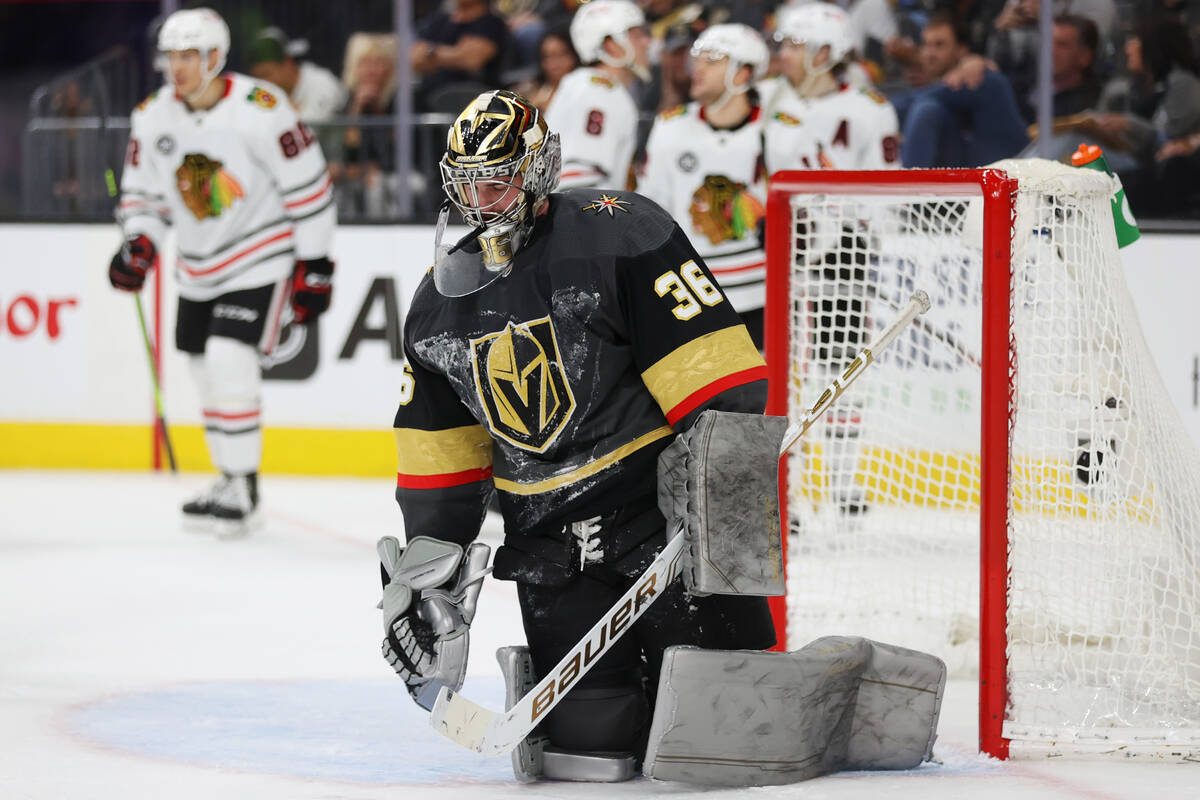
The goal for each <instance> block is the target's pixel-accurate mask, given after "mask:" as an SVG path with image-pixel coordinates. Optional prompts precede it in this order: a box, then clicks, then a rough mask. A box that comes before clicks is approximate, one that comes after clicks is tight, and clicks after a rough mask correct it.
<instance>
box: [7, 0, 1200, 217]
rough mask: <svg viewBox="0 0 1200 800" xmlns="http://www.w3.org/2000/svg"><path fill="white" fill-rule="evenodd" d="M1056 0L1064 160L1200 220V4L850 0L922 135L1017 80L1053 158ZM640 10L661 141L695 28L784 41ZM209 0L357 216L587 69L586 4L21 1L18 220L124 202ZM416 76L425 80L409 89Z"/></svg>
mask: <svg viewBox="0 0 1200 800" xmlns="http://www.w3.org/2000/svg"><path fill="white" fill-rule="evenodd" d="M813 1H814V2H821V1H822V0H813ZM791 2H793V3H794V2H796V0H791ZM1040 2H1053V6H1052V10H1053V16H1054V25H1053V58H1052V64H1053V87H1052V97H1053V126H1054V131H1053V134H1054V141H1055V147H1056V150H1055V152H1054V153H1053V155H1054V157H1059V158H1063V159H1066V158H1067V157H1069V154H1070V152H1071V151H1073V150H1074V148H1075V145H1076V144H1077V143H1078V141H1079V140H1080V138H1082V137H1086V138H1088V139H1089V140H1091V141H1097V142H1100V143H1101V144H1102V145H1103V146H1104V148H1105V152H1106V155H1107V157H1108V161H1109V163H1110V165H1111V166H1112V167H1113V168H1114V169H1115V170H1117V171H1118V173H1119V174H1120V175H1121V177H1122V179H1123V180H1124V182H1125V185H1126V188H1127V192H1128V196H1129V200H1130V203H1131V205H1132V208H1133V211H1134V213H1135V214H1136V215H1138V216H1139V218H1142V219H1148V218H1149V219H1166V220H1170V219H1177V220H1200V181H1197V180H1196V178H1198V177H1200V60H1198V58H1197V45H1198V44H1200V39H1198V37H1200V0H839V2H838V5H840V6H842V7H843V8H844V9H845V10H846V11H847V13H848V15H849V18H850V21H851V24H852V29H853V38H854V45H855V58H856V59H857V60H858V61H859V62H860V64H861V66H862V67H863V68H864V69H865V71H866V74H868V75H869V76H870V79H871V80H872V81H873V82H874V83H875V85H876V87H877V88H878V90H879V91H880V92H882V93H883V94H884V95H886V96H887V97H888V99H889V100H891V101H892V103H893V105H894V106H895V107H896V109H897V112H898V113H899V115H900V120H901V127H902V130H903V131H904V134H905V137H906V138H915V139H918V140H919V139H920V137H921V136H922V134H921V133H920V129H919V128H917V129H913V128H912V127H911V126H910V125H907V124H906V121H905V118H904V117H905V113H906V109H907V106H908V101H909V99H910V98H911V97H912V96H913V94H914V92H918V91H920V90H921V89H922V88H923V87H929V86H931V85H934V84H937V83H944V84H947V85H950V86H953V87H956V88H965V89H968V90H975V89H976V88H979V87H983V86H994V85H995V84H996V83H997V82H999V81H1003V82H1005V83H1007V84H1008V85H1009V86H1010V87H1011V90H1012V93H1013V95H1014V96H1015V98H1016V101H1017V102H1016V107H1017V109H1018V111H1019V113H1020V115H1021V119H1020V120H1017V121H1013V120H1008V121H1006V122H1010V123H1011V122H1018V123H1019V125H1020V127H1021V128H1022V129H1023V130H1024V131H1025V134H1026V135H1025V136H1024V137H1014V140H1013V142H1012V144H1011V148H1010V149H1011V150H1012V152H1010V153H1005V154H1001V156H1002V157H1006V156H1021V155H1030V154H1033V149H1032V148H1033V147H1034V143H1035V139H1036V137H1037V126H1036V119H1037V113H1036V99H1037V91H1038V85H1037V83H1038V82H1037V64H1038V46H1039V45H1038V39H1039V28H1038V18H1039V13H1040V6H1039V3H1040ZM639 5H641V6H642V8H643V10H644V12H645V15H646V20H647V27H648V31H649V33H650V36H651V37H652V42H653V45H652V48H651V53H652V62H653V70H652V75H651V79H650V80H649V81H648V82H645V83H644V84H643V85H640V86H638V87H636V89H635V91H634V92H633V94H634V96H635V99H636V100H637V103H638V106H639V108H640V111H641V115H642V120H641V122H642V124H641V132H642V138H643V143H644V139H645V136H646V134H647V133H648V131H649V128H650V124H651V122H652V120H653V118H654V115H655V114H656V113H658V112H661V111H663V110H666V109H670V108H673V107H675V106H676V105H678V104H680V103H683V102H686V101H687V99H688V97H687V95H688V85H689V73H688V53H689V49H690V47H691V44H692V42H693V41H694V39H695V37H696V36H697V35H698V34H699V33H700V32H701V31H703V30H704V28H705V27H706V26H708V25H712V24H717V23H720V22H743V23H746V24H749V25H751V26H753V27H755V28H757V29H759V30H761V31H762V32H763V33H764V35H765V36H767V37H768V39H769V37H770V35H771V33H772V26H773V22H774V18H775V13H776V11H777V10H778V8H779V7H780V5H781V4H780V3H778V2H776V1H775V0H700V2H690V1H689V0H640V2H639ZM193 6H208V7H211V8H214V9H216V10H217V11H218V12H220V13H221V15H222V16H223V17H224V18H225V19H226V21H227V22H228V23H229V26H230V29H231V31H232V35H233V46H232V50H231V53H230V57H229V62H228V68H230V69H233V70H237V71H240V72H245V73H249V74H252V75H256V76H258V77H260V78H262V79H265V80H269V81H271V82H273V83H275V84H277V85H279V86H280V87H281V88H283V89H284V90H285V91H287V92H288V93H289V95H290V97H291V100H292V102H293V103H294V104H295V105H296V106H297V107H298V109H299V111H300V114H301V117H302V118H304V119H305V120H306V121H307V122H308V123H309V125H310V126H311V127H312V128H313V129H314V130H315V131H316V132H317V133H318V136H319V137H320V140H321V143H322V145H323V147H324V150H325V154H326V158H327V160H328V161H329V162H330V165H331V168H332V170H333V174H334V178H335V182H336V183H335V186H336V192H337V197H338V206H339V219H340V221H341V222H343V223H354V222H374V223H378V222H428V221H431V220H432V219H433V218H434V217H435V215H436V210H437V207H438V206H439V204H440V202H441V189H440V182H439V179H438V178H437V166H436V164H437V159H438V158H439V157H440V156H441V154H442V149H443V147H444V145H445V133H446V128H447V126H448V125H449V123H450V122H451V121H452V120H453V118H454V116H455V115H456V114H457V112H458V111H459V110H461V108H462V107H463V105H464V104H465V103H466V102H467V101H468V100H469V99H470V98H471V97H473V96H474V95H475V94H477V93H478V92H480V91H482V90H484V89H486V88H489V87H504V88H513V89H516V90H517V91H519V92H521V93H522V94H525V95H526V96H528V97H529V98H530V99H532V100H533V101H534V102H535V103H537V104H538V105H540V106H542V107H545V105H546V104H547V103H548V102H549V100H550V98H551V97H552V96H553V93H554V91H555V89H556V86H557V84H558V81H559V80H560V79H561V78H562V76H563V75H565V74H566V73H567V72H569V71H570V70H571V69H573V68H574V67H576V66H577V65H578V58H577V56H576V54H575V52H574V50H573V49H572V46H571V41H570V36H569V35H568V33H567V29H568V25H569V23H570V20H571V16H572V14H573V13H574V12H575V9H576V8H577V6H578V2H577V0H445V2H442V3H441V4H438V3H437V2H435V0H403V2H394V1H393V0H338V1H337V2H327V1H323V0H208V1H207V2H198V3H188V2H182V3H181V2H170V1H168V2H161V1H160V0H147V1H145V2H139V1H138V0H125V1H124V2H120V1H116V0H112V1H109V2H105V1H104V0H94V1H93V2H44V3H29V2H26V3H21V2H8V3H3V4H0V65H2V69H0V117H2V118H3V119H2V124H0V219H3V220H9V221H13V220H22V219H26V220H53V221H103V220H110V219H111V218H112V216H111V213H112V207H113V203H114V197H113V194H114V192H113V181H114V180H115V179H116V178H117V177H118V176H119V170H120V162H121V156H122V153H123V151H124V147H125V143H126V139H127V138H128V116H129V112H130V110H131V109H132V108H133V106H134V105H136V104H137V103H138V102H139V101H140V100H141V99H142V98H143V97H144V96H145V95H147V94H148V93H149V92H150V91H152V90H154V89H155V88H157V87H158V86H159V85H161V83H162V76H161V74H160V73H158V72H157V71H156V69H155V58H154V56H155V52H154V42H155V36H156V32H157V26H158V25H159V24H160V23H161V20H162V19H163V18H164V16H165V14H166V13H167V12H170V11H173V10H175V9H177V8H186V7H193ZM463 36H470V37H471V38H472V46H471V47H461V48H455V50H456V52H457V57H458V59H459V61H458V63H457V65H456V68H454V69H449V68H446V67H445V66H444V65H443V66H441V67H439V68H434V67H433V66H432V65H431V64H430V63H429V61H428V60H427V58H426V57H425V56H426V54H427V53H428V51H429V48H430V45H431V44H445V45H451V46H453V45H455V43H456V42H457V41H459V40H460V39H461V37H463ZM480 42H483V43H484V44H483V45H480ZM402 60H403V61H402ZM402 63H403V64H404V65H405V66H406V67H407V69H406V70H398V67H399V66H400V65H401V64H402ZM398 71H400V72H407V73H408V74H409V75H410V77H411V80H410V81H409V83H410V84H411V86H400V85H398V84H399V83H400V81H399V80H398V76H397V72H398ZM410 90H411V94H410V93H409V91H410ZM981 90H982V89H981ZM1014 113H1015V112H1014ZM962 124H964V125H969V124H970V121H969V120H963V121H962ZM929 141H933V140H932V139H931V140H929ZM910 144H911V143H910ZM401 153H403V154H404V155H403V156H400V155H398V154H401ZM905 154H906V162H919V163H905V164H904V166H906V167H918V166H919V167H933V166H963V167H973V166H980V165H979V164H975V163H970V158H971V154H970V153H962V152H954V153H949V152H939V151H938V150H937V149H936V148H934V147H915V148H914V147H906V148H905ZM405 162H408V163H405ZM1181 227H1192V226H1191V225H1189V224H1185V223H1181Z"/></svg>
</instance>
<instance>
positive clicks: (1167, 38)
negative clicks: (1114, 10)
mask: <svg viewBox="0 0 1200 800" xmlns="http://www.w3.org/2000/svg"><path fill="white" fill-rule="evenodd" d="M1125 58H1126V67H1127V69H1128V71H1129V73H1130V80H1129V88H1128V93H1127V95H1126V96H1125V97H1124V98H1120V97H1113V96H1112V94H1111V93H1110V94H1109V96H1108V97H1107V98H1106V102H1108V103H1110V104H1114V105H1118V104H1123V105H1124V107H1125V108H1126V109H1127V111H1126V112H1125V113H1117V114H1107V115H1104V116H1102V117H1101V118H1100V124H1101V125H1102V126H1103V127H1104V128H1105V129H1106V130H1109V131H1113V132H1118V133H1121V134H1123V135H1124V136H1125V137H1126V138H1127V139H1129V140H1130V142H1131V143H1133V144H1134V147H1135V149H1137V148H1138V146H1139V144H1140V146H1141V152H1142V153H1143V154H1146V156H1147V157H1146V159H1145V163H1144V164H1143V166H1142V167H1141V168H1140V169H1138V170H1136V171H1135V172H1133V173H1132V174H1128V175H1126V174H1122V175H1121V179H1122V181H1124V182H1125V183H1126V184H1127V185H1126V192H1127V194H1128V196H1129V198H1130V204H1131V205H1132V206H1133V208H1134V211H1135V212H1137V213H1148V214H1153V215H1170V216H1174V215H1177V214H1178V213H1180V212H1182V211H1185V210H1187V209H1188V208H1191V207H1194V205H1195V204H1194V203H1193V202H1192V200H1193V198H1194V196H1195V194H1196V187H1197V186H1198V185H1200V183H1198V182H1197V179H1198V178H1200V152H1198V151H1200V61H1198V60H1197V58H1196V53H1195V50H1194V48H1193V46H1192V42H1191V39H1190V38H1189V36H1188V34H1187V31H1186V30H1184V29H1183V28H1182V27H1181V26H1180V25H1179V24H1178V23H1177V22H1176V21H1174V20H1172V19H1170V18H1167V17H1154V18H1151V19H1144V20H1142V21H1140V22H1138V23H1137V24H1136V25H1135V26H1134V29H1133V33H1132V35H1131V36H1130V37H1129V39H1128V40H1127V41H1126V45H1125ZM1106 91H1107V89H1106Z"/></svg>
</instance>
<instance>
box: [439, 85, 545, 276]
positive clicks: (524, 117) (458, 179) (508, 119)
mask: <svg viewBox="0 0 1200 800" xmlns="http://www.w3.org/2000/svg"><path fill="white" fill-rule="evenodd" d="M446 140H447V141H446V154H445V155H444V156H443V157H442V160H441V164H440V166H441V171H442V189H443V190H444V191H445V192H446V196H447V197H448V198H449V201H450V203H453V204H454V206H455V208H457V209H458V210H459V211H460V212H461V213H462V215H463V219H464V220H466V223H467V224H468V225H470V226H472V228H473V230H472V231H471V232H470V233H469V234H468V235H467V236H466V237H464V238H463V239H461V240H459V241H458V242H457V243H455V244H446V243H443V241H442V237H443V235H444V233H445V226H446V222H447V219H448V217H449V211H450V209H449V206H448V205H446V206H443V208H442V213H441V216H440V217H439V219H438V228H437V244H436V255H435V261H434V270H433V278H434V285H435V286H436V287H437V290H438V291H439V292H440V293H441V294H443V295H445V296H447V297H461V296H463V295H467V294H470V293H472V292H475V291H478V290H479V289H482V288H483V287H485V286H487V285H489V284H491V283H492V282H493V281H495V280H496V279H497V278H500V277H502V276H504V275H506V274H508V272H509V270H511V269H512V261H513V258H514V257H515V256H516V254H517V251H518V250H520V248H521V245H522V244H524V242H525V241H526V240H528V238H529V233H530V231H531V230H532V229H533V223H534V219H535V218H536V216H537V213H538V209H539V208H540V207H541V206H542V203H543V202H544V201H545V200H546V198H547V196H548V195H549V194H550V192H552V191H554V188H555V187H556V186H558V179H559V174H560V172H561V171H562V164H561V156H560V153H559V144H558V134H553V133H550V131H549V130H548V129H547V127H546V120H545V118H544V117H543V116H542V113H541V112H540V111H539V110H538V109H537V107H536V106H534V105H533V104H532V103H530V102H529V101H528V100H526V99H525V98H523V97H521V96H520V95H518V94H514V93H513V92H509V91H505V90H494V91H488V92H484V93H483V94H481V95H479V96H478V97H476V98H475V99H474V100H472V101H471V103H470V104H469V105H468V106H467V107H466V108H465V109H464V110H463V112H462V113H461V114H459V115H458V119H456V120H455V121H454V124H453V125H452V126H451V127H450V132H449V134H448V135H447V137H446Z"/></svg>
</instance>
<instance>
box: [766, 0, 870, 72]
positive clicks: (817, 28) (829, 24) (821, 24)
mask: <svg viewBox="0 0 1200 800" xmlns="http://www.w3.org/2000/svg"><path fill="white" fill-rule="evenodd" d="M785 40H786V41H792V42H795V43H797V44H803V45H804V46H805V48H806V49H807V50H808V53H807V56H808V61H809V63H810V64H811V63H812V61H813V59H814V58H816V55H817V52H818V51H819V50H820V49H821V48H822V47H824V46H825V45H829V64H830V66H834V65H837V64H841V63H842V62H843V61H844V60H845V59H846V57H847V56H848V55H849V54H850V51H851V50H852V49H853V48H854V42H853V39H852V38H851V36H850V21H849V19H848V18H847V17H846V12H845V11H843V10H842V9H840V8H838V7H837V6H835V5H832V4H831V3H824V2H816V3H806V4H805V5H800V6H785V7H784V8H781V9H780V10H779V13H778V15H777V16H776V18H775V41H777V42H782V41H785Z"/></svg>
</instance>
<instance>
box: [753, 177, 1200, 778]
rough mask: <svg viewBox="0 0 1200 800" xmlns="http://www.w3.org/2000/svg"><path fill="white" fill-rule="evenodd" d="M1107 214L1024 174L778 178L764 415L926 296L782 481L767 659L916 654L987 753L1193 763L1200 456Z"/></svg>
mask: <svg viewBox="0 0 1200 800" xmlns="http://www.w3.org/2000/svg"><path fill="white" fill-rule="evenodd" d="M1111 194H1112V184H1111V182H1110V179H1109V178H1108V177H1107V176H1105V175H1103V174H1102V173H1099V172H1094V171H1090V170H1081V169H1074V168H1071V167H1066V166H1062V165H1058V164H1055V163H1053V162H1047V161H1038V160H1030V161H1010V162H1003V163H1002V164H1000V165H995V168H992V169H986V170H921V171H915V170H905V171H897V172H893V173H879V172H875V173H865V172H857V173H855V172H824V171H823V172H807V173H799V172H797V173H781V174H779V175H776V176H775V178H774V179H773V181H772V188H771V195H770V201H769V205H768V234H767V236H768V278H767V281H768V284H767V292H768V298H769V299H768V307H767V343H766V349H767V360H768V364H769V368H770V370H771V402H770V407H769V408H768V412H769V413H777V414H784V413H786V414H788V415H789V416H791V417H793V418H795V417H798V416H799V415H801V414H802V413H803V411H804V410H805V409H806V408H807V407H808V406H809V405H811V404H812V403H813V401H814V400H815V399H816V398H817V396H818V395H819V394H820V392H821V390H822V389H823V388H824V387H825V386H826V385H827V384H828V383H829V382H830V381H831V380H832V379H833V378H834V377H836V376H837V375H838V374H839V373H840V372H841V371H842V369H844V368H845V366H846V365H847V364H848V362H849V360H850V359H851V358H853V356H854V355H855V353H856V352H857V349H858V348H859V347H861V346H862V345H864V344H867V343H869V342H870V340H871V339H872V338H873V337H874V335H875V334H876V333H877V332H878V331H880V330H881V329H882V328H883V327H884V326H885V325H887V323H888V322H889V321H891V319H892V318H894V317H895V315H896V309H898V308H899V307H900V306H902V305H903V304H904V303H905V302H906V301H907V300H908V298H909V296H910V295H911V293H912V292H913V290H915V289H923V290H925V291H926V292H927V293H928V294H929V296H930V298H931V299H932V302H933V307H932V309H931V310H930V311H929V312H928V313H927V314H925V315H924V316H922V317H920V318H918V320H917V322H916V323H915V324H913V325H911V326H909V327H908V329H907V330H906V331H905V332H904V333H902V334H901V336H900V338H899V339H897V340H896V341H895V343H894V344H893V345H892V346H891V347H890V348H889V349H888V350H887V351H886V352H885V353H884V354H882V355H881V356H880V357H879V360H878V361H877V362H876V363H874V364H873V365H871V367H870V368H869V369H868V370H867V371H866V372H865V373H864V374H863V375H862V377H861V378H860V379H859V380H858V382H857V383H855V384H854V385H853V386H852V387H851V388H850V389H849V390H848V391H847V393H846V394H845V395H844V397H843V398H842V399H841V400H840V401H839V402H838V404H837V407H836V408H835V409H833V410H832V411H831V412H830V413H829V414H828V416H827V418H826V419H825V420H823V421H821V422H818V423H817V424H816V425H814V426H813V428H812V429H811V430H810V431H809V432H808V434H807V435H806V437H805V438H804V439H803V440H801V442H800V443H799V444H797V446H796V447H795V448H793V450H792V452H791V454H790V455H789V456H788V457H787V458H786V459H785V460H784V462H783V465H782V476H781V477H782V478H783V480H784V483H785V485H786V491H785V492H784V494H785V495H786V496H785V498H784V502H785V504H786V513H785V516H784V519H785V524H786V526H787V534H788V535H787V537H786V538H787V540H788V544H787V547H788V561H787V569H788V595H787V597H786V625H787V642H788V647H789V649H794V648H796V647H799V646H801V645H803V644H804V643H805V642H807V641H810V640H811V639H813V638H815V637H817V636H820V635H824V634H857V635H864V636H868V637H871V638H875V639H879V640H882V641H886V642H891V643H895V644H900V645H904V646H908V647H912V648H916V649H920V650H925V651H928V652H932V653H936V654H937V655H939V656H941V657H942V658H943V659H944V660H945V661H946V662H947V665H948V667H949V669H950V672H951V675H952V676H959V677H965V676H975V675H978V676H979V679H980V686H981V690H980V743H981V748H982V749H983V750H984V751H986V752H988V753H991V754H993V755H996V756H999V757H1006V756H1008V755H1013V756H1017V755H1026V756H1028V755H1062V754H1075V755H1091V754H1104V753H1118V754H1120V755H1122V756H1128V755H1131V754H1134V753H1138V754H1153V755H1155V756H1158V757H1166V758H1171V757H1174V758H1189V757H1190V758H1192V759H1194V758H1196V757H1197V756H1198V755H1200V456H1198V455H1197V452H1196V450H1195V448H1194V447H1193V446H1192V444H1191V442H1190V440H1189V437H1188V434H1187V432H1186V430H1185V429H1184V427H1183V424H1182V422H1181V420H1180V419H1179V417H1178V414H1177V412H1176V411H1175V409H1174V407H1173V406H1172V405H1171V402H1170V400H1169V398H1168V395H1167V393H1166V390H1165V388H1164V386H1163V384H1162V381H1161V379H1160V377H1159V376H1158V374H1157V371H1156V370H1155V367H1154V362H1153V359H1152V357H1151V354H1150V352H1149V350H1148V348H1147V346H1146V344H1145V341H1144V339H1143V337H1142V334H1141V329H1140V326H1139V324H1138V320H1137V315H1136V312H1135V310H1134V308H1133V305H1132V302H1131V299H1130V296H1129V293H1128V290H1127V289H1126V287H1125V283H1124V277H1123V272H1122V266H1121V261H1120V257H1119V254H1118V249H1117V244H1116V239H1115V234H1114V228H1113V221H1112V212H1111V207H1110V197H1111ZM981 608H982V611H981ZM781 613H782V612H781ZM777 621H778V620H777Z"/></svg>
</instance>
